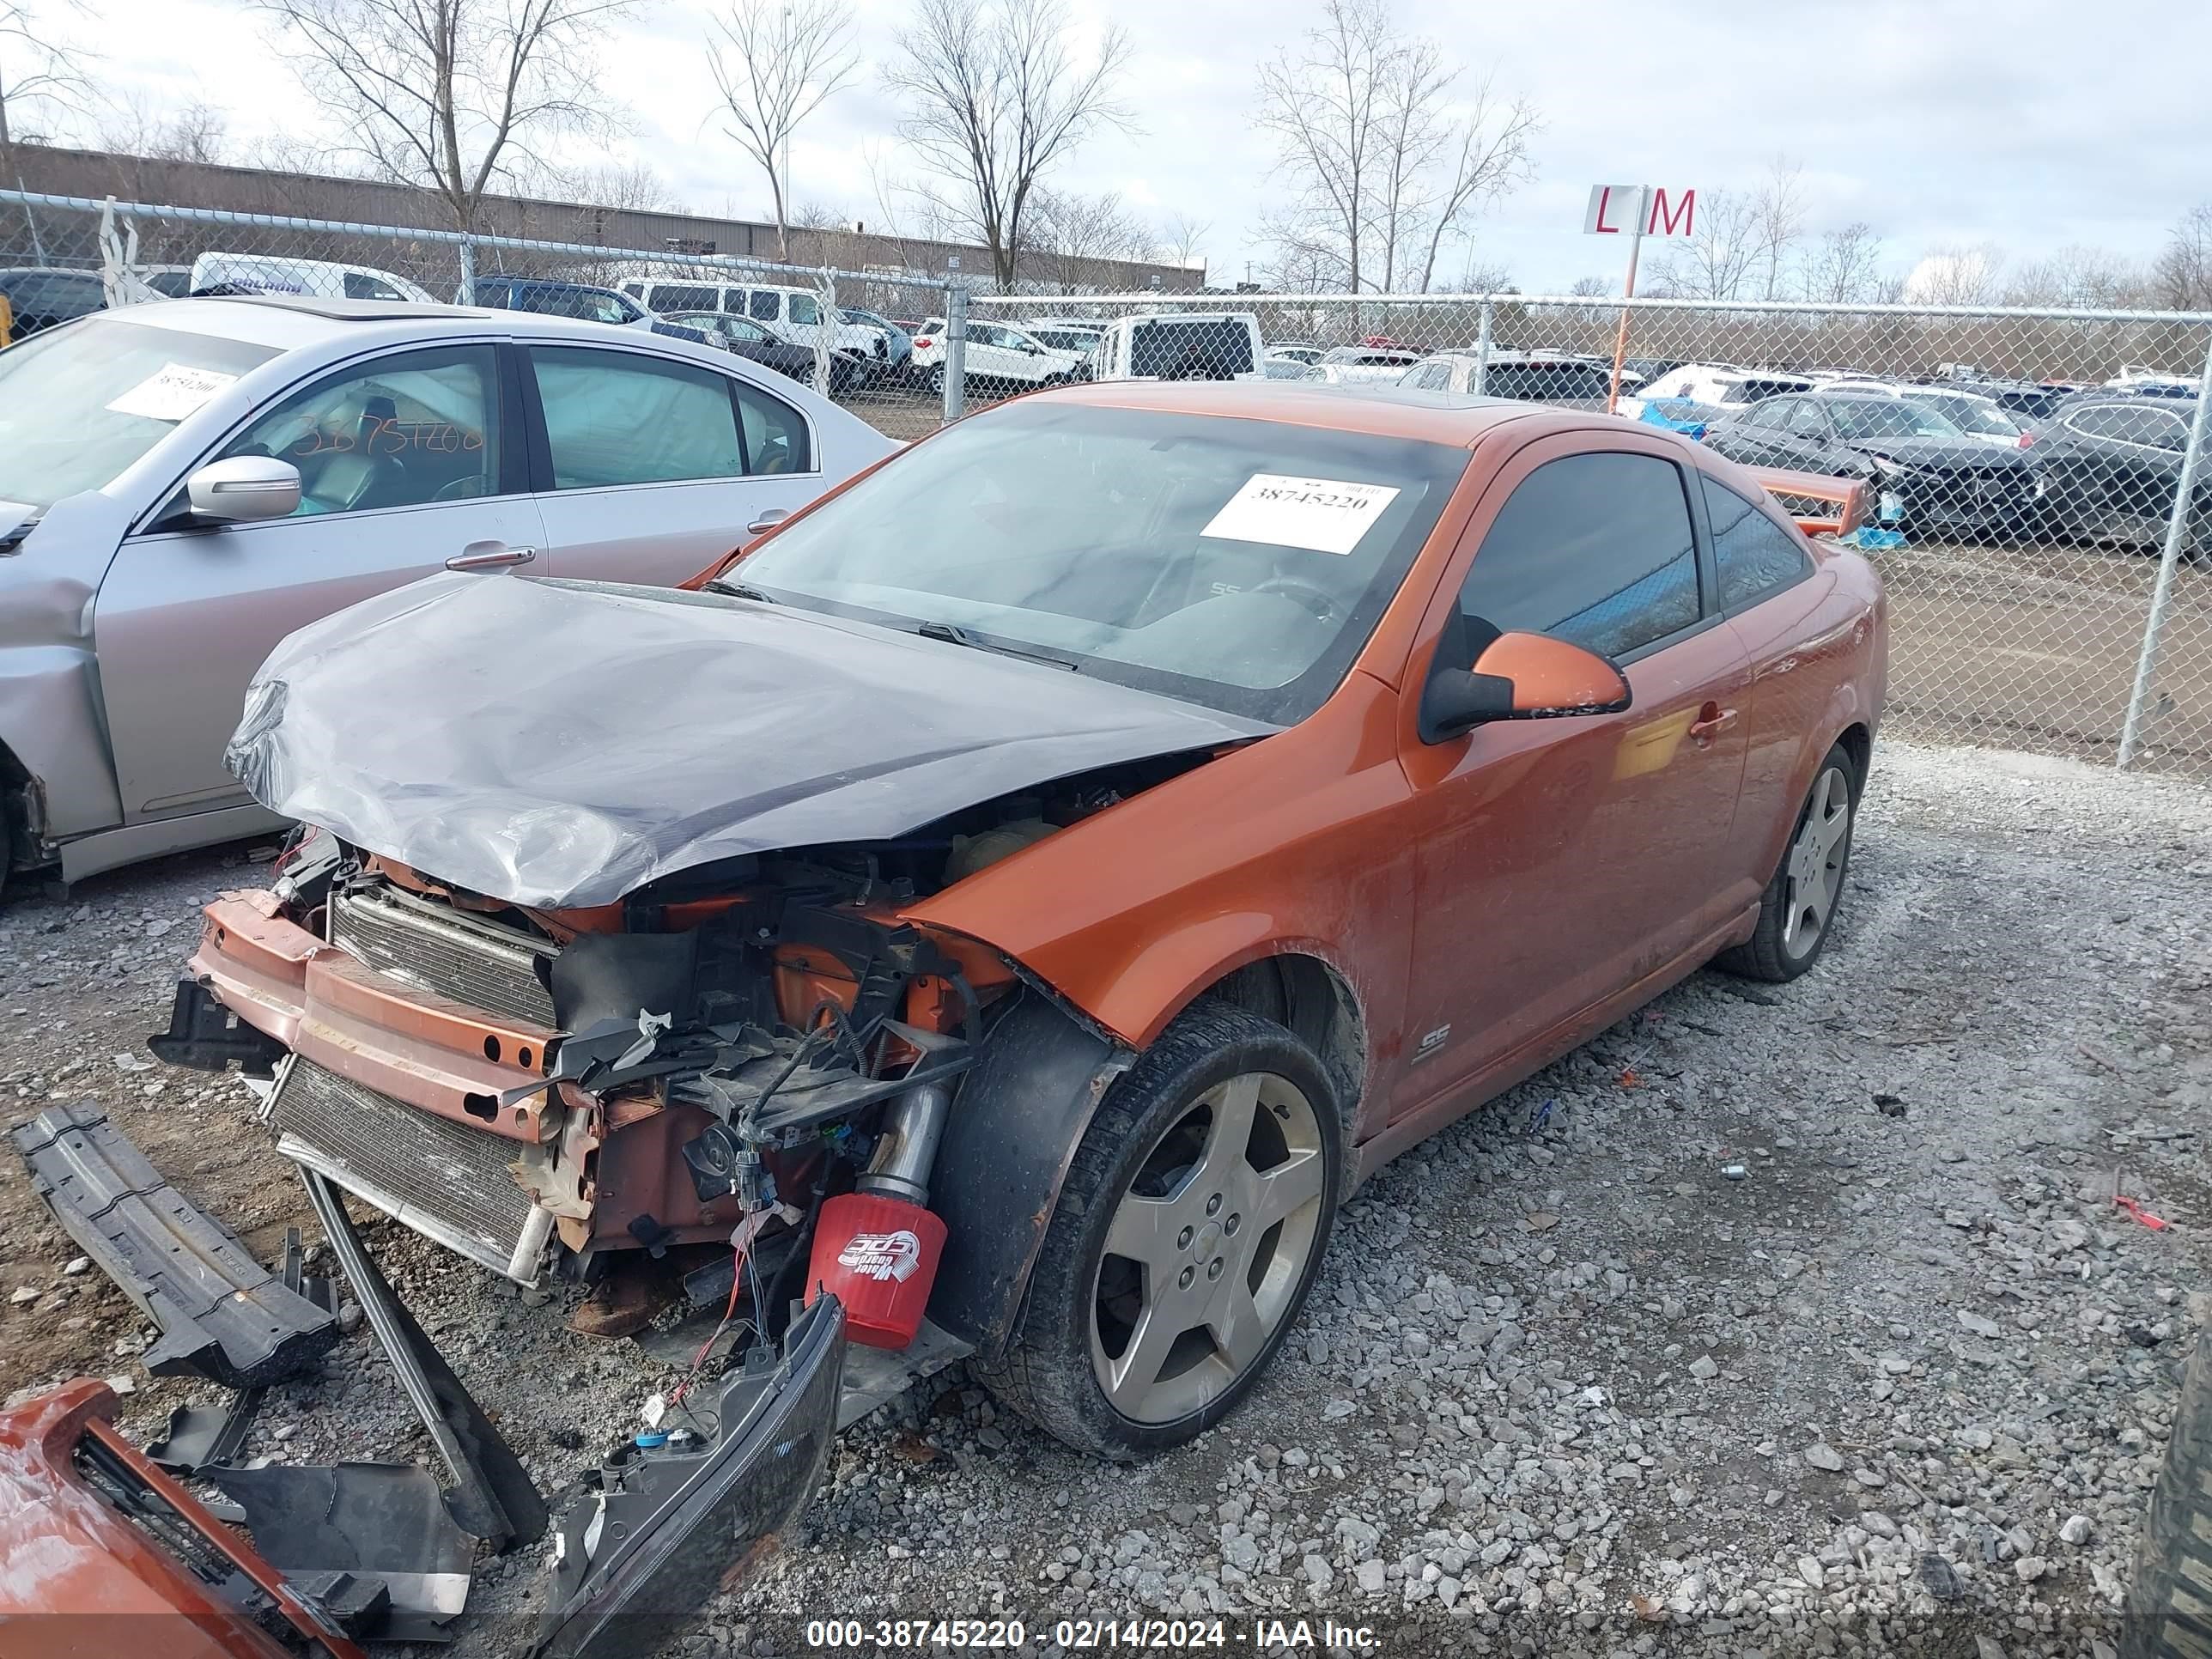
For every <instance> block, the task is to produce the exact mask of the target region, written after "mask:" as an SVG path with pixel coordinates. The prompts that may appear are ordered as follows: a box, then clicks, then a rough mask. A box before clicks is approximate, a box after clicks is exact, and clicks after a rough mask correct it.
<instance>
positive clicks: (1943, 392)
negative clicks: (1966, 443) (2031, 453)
mask: <svg viewBox="0 0 2212 1659" xmlns="http://www.w3.org/2000/svg"><path fill="white" fill-rule="evenodd" d="M1820 389H1821V390H1822V391H1823V392H1862V393H1864V394H1866V395H1868V396H1869V397H1876V398H1904V399H1905V401H1906V402H1907V403H1913V404H1919V405H1920V407H1921V408H1923V409H1932V410H1935V411H1936V413H1937V414H1938V415H1941V416H1942V417H1943V418H1944V419H1945V420H1947V421H1948V422H1951V424H1952V425H1954V426H1955V427H1957V428H1959V430H1960V431H1961V432H1963V433H1965V434H1966V436H1968V437H1969V438H1975V439H1978V440H1979V441H1982V442H1984V443H1988V444H1996V445H1999V446H2001V447H2004V448H2008V449H2017V448H2019V447H2021V443H2020V440H2021V434H2022V433H2024V432H2026V431H2027V428H2028V427H2029V426H2030V425H2031V424H2032V422H2029V421H2027V420H2026V419H2024V418H2022V417H2021V416H2017V415H2015V414H2014V413H2013V412H2012V411H2011V410H2008V409H2007V408H2006V407H2005V406H2004V405H2003V404H2001V403H1999V402H1998V401H1997V400H1996V398H1990V397H1986V396H1984V394H1982V393H1980V392H1962V391H1960V390H1957V389H1956V388H1954V387H1951V386H1920V385H1917V384H1915V383H1914V382H1911V381H1899V380H1875V379H1873V378H1871V377H1868V378H1865V379H1861V378H1858V377H1856V376H1854V377H1851V378H1849V379H1841V378H1839V379H1838V380H1830V381H1827V382H1826V383H1825V384H1823V386H1821V388H1820Z"/></svg>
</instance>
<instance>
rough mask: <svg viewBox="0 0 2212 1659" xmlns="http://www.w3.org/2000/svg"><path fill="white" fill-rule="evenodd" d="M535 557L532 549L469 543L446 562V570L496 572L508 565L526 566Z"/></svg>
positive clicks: (503, 543)
mask: <svg viewBox="0 0 2212 1659" xmlns="http://www.w3.org/2000/svg"><path fill="white" fill-rule="evenodd" d="M537 556H538V550H537V549H536V548H534V547H509V546H508V545H507V544H506V543H505V542H471V543H470V544H468V545H467V546H466V547H465V548H463V549H462V550H460V551H459V552H458V553H456V554H454V555H453V557H452V558H450V559H448V560H447V561H446V568H447V569H448V570H497V569H500V568H502V567H504V566H507V565H510V564H528V563H529V562H531V561H532V559H534V558H536V557H537Z"/></svg>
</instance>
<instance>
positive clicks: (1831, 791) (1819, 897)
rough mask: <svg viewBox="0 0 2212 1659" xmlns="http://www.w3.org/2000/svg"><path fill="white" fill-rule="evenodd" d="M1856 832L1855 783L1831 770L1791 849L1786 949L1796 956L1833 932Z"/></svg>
mask: <svg viewBox="0 0 2212 1659" xmlns="http://www.w3.org/2000/svg"><path fill="white" fill-rule="evenodd" d="M1850 829H1851V790H1850V781H1849V780H1848V779H1846V778H1845V777H1844V775H1843V774H1842V773H1841V772H1839V771H1838V770H1837V769H1835V768H1833V767H1830V768H1829V769H1827V770H1826V771H1825V772H1823V773H1821V774H1820V781H1818V782H1816V783H1815V784H1814V786H1813V799H1812V800H1811V802H1810V803H1809V804H1808V805H1807V806H1806V809H1805V822H1804V823H1803V824H1802V825H1801V826H1800V827H1799V829H1798V830H1797V839H1796V841H1794V842H1791V843H1790V862H1789V866H1788V870H1789V882H1788V899H1789V909H1788V910H1787V911H1786V912H1785V913H1784V916H1783V919H1782V948H1783V949H1784V950H1785V951H1788V952H1789V953H1790V955H1791V956H1792V957H1802V956H1804V955H1805V954H1806V953H1807V952H1808V951H1811V950H1812V948H1813V946H1814V945H1815V944H1816V943H1817V942H1818V941H1819V939H1820V935H1821V933H1823V932H1825V931H1826V928H1827V926H1828V918H1829V916H1830V915H1832V914H1833V913H1834V911H1835V908H1836V900H1837V899H1838V897H1839V896H1841V893H1842V889H1843V884H1844V856H1845V854H1847V852H1848V851H1849V849H1850Z"/></svg>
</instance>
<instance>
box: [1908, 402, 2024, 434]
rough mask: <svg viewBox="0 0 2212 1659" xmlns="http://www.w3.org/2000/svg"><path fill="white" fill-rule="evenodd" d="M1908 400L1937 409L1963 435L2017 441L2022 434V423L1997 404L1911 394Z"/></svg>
mask: <svg viewBox="0 0 2212 1659" xmlns="http://www.w3.org/2000/svg"><path fill="white" fill-rule="evenodd" d="M1905 401H1906V402H1907V403H1911V404H1919V405H1920V407H1922V408H1923V409H1932V410H1935V411H1936V413H1937V414H1939V415H1941V416H1943V417H1944V418H1945V419H1946V420H1948V421H1949V422H1951V423H1952V424H1953V425H1954V426H1956V427H1957V428H1959V430H1960V431H1961V432H1971V433H1973V434H1975V435H1978V436H1981V437H1985V438H2017V437H2018V436H2019V435H2020V433H2021V426H2020V422H2017V421H2015V420H2014V419H2013V418H2012V417H2011V416H2008V415H2007V414H2006V413H2005V412H2004V411H2003V410H2001V409H1999V408H1998V407H1997V406H1996V404H1985V403H1984V402H1983V401H1982V400H1981V399H1980V398H1956V397H1946V396H1944V395H1943V394H1942V393H1940V392H1906V393H1905Z"/></svg>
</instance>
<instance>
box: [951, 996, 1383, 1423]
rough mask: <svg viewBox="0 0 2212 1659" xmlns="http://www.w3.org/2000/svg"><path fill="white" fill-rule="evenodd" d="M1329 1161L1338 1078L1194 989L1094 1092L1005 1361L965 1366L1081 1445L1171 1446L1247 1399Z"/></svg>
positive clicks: (1287, 1313)
mask: <svg viewBox="0 0 2212 1659" xmlns="http://www.w3.org/2000/svg"><path fill="white" fill-rule="evenodd" d="M1342 1170H1343V1132H1342V1129H1341V1127H1340V1118H1339V1114H1338V1108H1337V1103H1336V1097H1335V1093H1334V1091H1333V1090H1332V1089H1331V1088H1330V1087H1329V1083H1328V1075H1327V1074H1326V1073H1324V1072H1323V1071H1322V1066H1321V1062H1320V1061H1319V1060H1317V1059H1316V1058H1315V1056H1314V1054H1313V1053H1312V1051H1311V1050H1310V1049H1309V1048H1307V1047H1306V1046H1305V1044H1304V1043H1303V1042H1299V1041H1298V1039H1297V1037H1295V1036H1292V1035H1291V1033H1290V1032H1289V1031H1287V1030H1285V1029H1284V1028H1283V1027H1282V1026H1280V1025H1278V1024H1275V1022H1274V1021H1273V1020H1271V1019H1266V1018H1261V1016H1260V1015H1258V1014H1255V1013H1252V1012H1249V1011H1248V1010H1245V1009H1243V1008H1238V1007H1236V1006H1232V1005H1231V1004H1228V1003H1225V1002H1218V1001H1214V1000H1206V1001H1202V1002H1200V1003H1198V1004H1196V1005H1194V1006H1192V1007H1191V1008H1189V1009H1188V1010H1186V1011H1185V1012H1183V1014H1182V1015H1181V1016H1180V1017H1179V1018H1177V1019H1176V1021H1175V1023H1174V1024H1171V1025H1170V1026H1169V1027H1168V1029H1167V1030H1166V1031H1165V1032H1164V1034H1162V1036H1161V1037H1160V1039H1159V1040H1158V1042H1155V1043H1154V1044H1153V1045H1152V1047H1151V1048H1148V1049H1146V1051H1145V1053H1144V1054H1142V1055H1140V1056H1139V1058H1138V1060H1137V1063H1136V1064H1135V1065H1134V1066H1131V1067H1130V1068H1129V1070H1128V1071H1127V1073H1124V1074H1123V1075H1122V1076H1121V1078H1120V1079H1118V1080H1116V1082H1115V1085H1114V1086H1113V1088H1112V1090H1111V1091H1109V1093H1108V1095H1107V1097H1106V1098H1105V1100H1104V1101H1103V1103H1101V1104H1100V1106H1099V1108H1098V1111H1097V1115H1096V1116H1094V1117H1093V1118H1092V1119H1091V1127H1090V1128H1089V1129H1088V1130H1087V1131H1085V1134H1084V1137H1083V1141H1082V1144H1081V1145H1080V1146H1079V1147H1078V1148H1077V1150H1076V1154H1075V1158H1074V1160H1073V1163H1072V1164H1070V1166H1069V1169H1068V1174H1067V1182H1066V1186H1065V1187H1063V1188H1061V1190H1060V1200H1059V1203H1058V1204H1057V1206H1055V1207H1054V1212H1053V1218H1052V1223H1051V1225H1050V1227H1049V1228H1048V1230H1047V1231H1046V1234H1045V1240H1044V1245H1043V1248H1042V1249H1041V1250H1040V1251H1039V1253H1038V1255H1037V1262H1036V1271H1035V1272H1034V1273H1032V1274H1031V1276H1030V1286H1029V1296H1028V1299H1027V1302H1026V1304H1025V1306H1024V1312H1023V1316H1022V1320H1021V1323H1020V1326H1019V1328H1018V1329H1017V1331H1016V1333H1015V1335H1014V1338H1013V1340H1012V1344H1011V1345H1010V1346H1009V1347H1008V1349H1007V1352H1006V1357H1005V1358H1004V1360H1003V1361H1001V1362H1000V1363H998V1364H991V1365H986V1364H980V1363H979V1364H978V1370H980V1371H981V1374H982V1376H983V1377H984V1379H985V1381H987V1383H989V1384H990V1386H991V1389H992V1392H993V1393H994V1394H995V1395H998V1397H999V1398H1000V1401H1003V1402H1004V1403H1005V1404H1006V1405H1007V1406H1009V1407H1012V1409H1014V1410H1015V1411H1018V1412H1019V1413H1021V1414H1022V1415H1023V1416H1024V1417H1026V1418H1028V1419H1030V1421H1031V1422H1032V1423H1035V1424H1036V1425H1037V1426H1038V1427H1039V1428H1041V1429H1043V1430H1044V1431H1046V1432H1047V1433H1048V1434H1050V1435H1052V1436H1054V1437H1055V1438H1057V1439H1059V1440H1060V1441H1062V1442H1064V1443H1066V1444H1067V1445H1069V1446H1071V1447H1073V1448H1074V1449H1076V1450H1078V1451H1085V1452H1090V1453H1091V1454H1092V1455H1095V1456H1098V1457H1103V1458H1109V1459H1115V1460H1126V1459H1129V1458H1133V1457H1137V1456H1141V1455H1145V1454H1147V1453H1151V1452H1156V1451H1162V1450H1164V1449H1167V1448H1169V1447H1171V1446H1179V1445H1182V1443H1184V1442H1186V1441H1188V1440H1190V1439H1191V1438H1193V1437H1195V1436H1197V1435H1199V1434H1200V1433H1203V1432H1204V1431H1206V1430H1207V1429H1209V1428H1211V1427H1212V1426H1213V1425H1214V1424H1216V1423H1218V1421H1220V1420H1221V1419H1222V1418H1223V1417H1224V1416H1225V1415H1226V1414H1227V1413H1228V1412H1229V1411H1230V1410H1231V1408H1233V1407H1235V1406H1236V1404H1237V1401H1240V1400H1242V1399H1243V1397H1244V1395H1245V1394H1246V1393H1247V1391H1249V1389H1250V1388H1251V1386H1252V1383H1254V1381H1255V1379H1256V1378H1257V1377H1258V1376H1259V1375H1260V1373H1261V1371H1262V1370H1266V1368H1267V1363H1268V1362H1269V1360H1271V1359H1272V1358H1273V1357H1274V1354H1275V1351H1276V1350H1277V1349H1278V1348H1279V1347H1280V1346H1282V1343H1283V1340H1284V1339H1285V1337H1286V1336H1288V1335H1289V1334H1290V1331H1291V1327H1292V1326H1294V1325H1295V1324H1297V1319H1298V1314H1299V1311H1300V1310H1302V1309H1303V1308H1304V1305H1305V1299H1306V1296H1307V1293H1308V1292H1309V1291H1310V1290H1311V1289H1312V1287H1313V1281H1314V1279H1315V1278H1316V1275H1317V1274H1318V1273H1319V1272H1320V1269H1321V1261H1322V1254H1323V1252H1324V1251H1326V1250H1327V1249H1328V1236H1329V1229H1330V1227H1331V1225H1332V1224H1333V1223H1334V1219H1335V1216H1336V1205H1337V1197H1338V1190H1339V1187H1340V1183H1341V1181H1342ZM1255 1280H1256V1281H1257V1282H1256V1283H1255V1282H1254V1281H1255ZM1216 1286H1218V1291H1217V1290H1216V1289H1215V1288H1214V1287H1216ZM1109 1387H1110V1388H1111V1389H1113V1392H1111V1393H1109Z"/></svg>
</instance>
